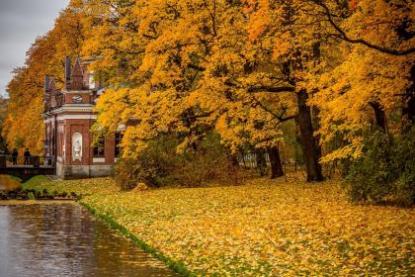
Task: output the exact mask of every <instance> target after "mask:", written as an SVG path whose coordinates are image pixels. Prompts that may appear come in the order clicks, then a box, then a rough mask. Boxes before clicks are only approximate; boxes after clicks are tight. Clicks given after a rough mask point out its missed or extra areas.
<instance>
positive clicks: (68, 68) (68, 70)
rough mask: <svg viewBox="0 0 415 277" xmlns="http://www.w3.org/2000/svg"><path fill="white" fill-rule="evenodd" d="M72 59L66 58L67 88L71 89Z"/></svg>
mask: <svg viewBox="0 0 415 277" xmlns="http://www.w3.org/2000/svg"><path fill="white" fill-rule="evenodd" d="M71 75H72V74H71V58H70V57H69V56H66V58H65V88H66V89H69V87H70V85H71V79H72V76H71Z"/></svg>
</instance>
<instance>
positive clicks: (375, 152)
mask: <svg viewBox="0 0 415 277" xmlns="http://www.w3.org/2000/svg"><path fill="white" fill-rule="evenodd" d="M414 130H415V129H414ZM414 135H415V132H414V131H411V132H409V133H407V134H406V135H403V136H398V137H394V138H393V137H389V136H388V135H386V134H385V133H384V132H381V131H375V132H372V133H368V134H366V135H365V138H364V148H363V155H362V157H361V158H359V159H358V160H355V161H353V162H348V163H347V165H348V174H347V176H346V179H345V184H346V187H347V190H348V193H349V195H350V197H351V200H352V201H357V202H359V201H367V202H372V203H382V202H385V201H394V202H396V203H398V204H400V205H411V204H413V203H415V147H414V146H415V136H414Z"/></svg>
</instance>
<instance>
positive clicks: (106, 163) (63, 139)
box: [44, 58, 121, 179]
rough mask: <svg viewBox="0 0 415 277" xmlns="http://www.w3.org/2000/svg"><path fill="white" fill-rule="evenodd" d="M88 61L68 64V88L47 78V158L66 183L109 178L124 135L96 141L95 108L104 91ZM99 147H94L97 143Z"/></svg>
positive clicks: (67, 61) (66, 64)
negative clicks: (94, 133)
mask: <svg viewBox="0 0 415 277" xmlns="http://www.w3.org/2000/svg"><path fill="white" fill-rule="evenodd" d="M87 65H88V62H87V61H81V59H80V58H77V59H76V60H75V62H74V64H73V66H72V61H71V59H70V58H66V60H65V80H64V81H65V84H64V88H63V89H62V90H57V89H56V88H55V81H54V78H52V77H48V76H47V77H46V78H45V112H44V122H45V132H46V133H45V156H46V157H47V159H46V160H47V163H49V165H54V166H55V168H56V175H57V176H58V177H60V178H63V179H71V178H88V177H99V176H108V175H109V174H111V171H112V167H113V165H114V163H115V162H116V156H117V155H118V153H119V149H118V144H119V140H120V136H121V135H120V134H115V135H113V136H108V137H100V138H95V139H94V137H93V134H92V133H91V127H92V125H93V124H94V123H95V120H96V113H95V112H94V106H95V103H96V100H97V99H98V97H99V95H100V94H101V93H103V89H101V88H100V86H99V84H98V83H97V82H95V81H94V78H93V75H92V74H91V73H90V72H88V71H87ZM94 141H95V142H97V141H98V143H94V144H93V142H94Z"/></svg>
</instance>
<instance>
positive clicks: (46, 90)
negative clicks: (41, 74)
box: [44, 75, 50, 93]
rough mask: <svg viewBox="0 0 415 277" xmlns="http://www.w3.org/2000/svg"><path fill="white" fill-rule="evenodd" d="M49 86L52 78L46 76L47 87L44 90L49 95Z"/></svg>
mask: <svg viewBox="0 0 415 277" xmlns="http://www.w3.org/2000/svg"><path fill="white" fill-rule="evenodd" d="M49 84H50V78H49V76H48V75H46V76H45V86H44V88H45V93H48V92H49V91H50V87H49Z"/></svg>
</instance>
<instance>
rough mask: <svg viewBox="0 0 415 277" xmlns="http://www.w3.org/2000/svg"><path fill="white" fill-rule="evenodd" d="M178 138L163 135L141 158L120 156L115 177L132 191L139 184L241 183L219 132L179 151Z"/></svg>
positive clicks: (123, 186) (153, 142) (151, 143)
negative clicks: (188, 148) (231, 180)
mask: <svg viewBox="0 0 415 277" xmlns="http://www.w3.org/2000/svg"><path fill="white" fill-rule="evenodd" d="M178 145H179V141H178V139H176V138H173V137H171V136H162V137H159V138H158V139H157V140H154V141H152V142H150V143H149V144H148V147H147V148H146V149H145V150H144V151H143V152H142V153H141V155H140V157H139V158H138V159H121V160H120V161H119V162H118V163H117V165H116V166H115V180H116V182H117V183H118V184H119V185H120V186H121V188H122V189H125V190H129V189H132V188H134V187H135V186H137V184H138V183H145V184H147V185H149V186H152V187H164V186H170V185H180V186H200V185H204V184H205V183H206V182H208V181H211V180H215V181H217V182H222V181H223V182H225V181H227V182H229V178H233V179H234V180H233V181H235V182H238V170H237V169H236V166H235V165H234V164H232V161H231V160H230V159H229V156H228V155H227V153H226V149H225V148H224V147H223V146H222V145H221V144H220V138H219V136H218V135H216V134H210V135H208V136H207V137H206V138H204V139H203V140H202V141H200V142H199V143H198V144H197V145H194V147H192V149H191V150H188V151H186V152H185V153H183V154H178V153H177V151H176V149H177V146H178Z"/></svg>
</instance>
